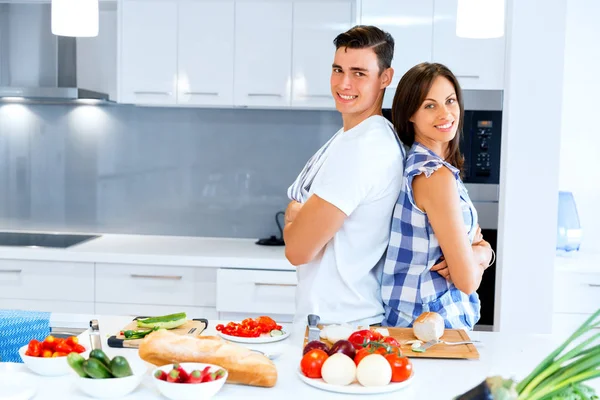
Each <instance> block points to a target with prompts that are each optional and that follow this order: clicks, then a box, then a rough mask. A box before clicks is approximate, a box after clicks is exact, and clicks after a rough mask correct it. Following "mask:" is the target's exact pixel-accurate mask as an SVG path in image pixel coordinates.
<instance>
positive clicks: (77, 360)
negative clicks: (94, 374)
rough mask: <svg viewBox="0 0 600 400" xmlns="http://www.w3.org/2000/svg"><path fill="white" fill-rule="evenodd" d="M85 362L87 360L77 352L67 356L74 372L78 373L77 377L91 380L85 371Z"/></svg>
mask: <svg viewBox="0 0 600 400" xmlns="http://www.w3.org/2000/svg"><path fill="white" fill-rule="evenodd" d="M84 361H85V358H83V356H82V355H81V354H79V353H76V352H71V353H69V355H68V356H67V363H68V364H69V366H70V367H71V368H73V370H75V372H77V375H79V376H81V377H82V378H89V376H88V374H86V373H85V371H84V370H83V363H84Z"/></svg>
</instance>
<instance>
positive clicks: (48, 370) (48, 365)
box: [19, 344, 90, 376]
mask: <svg viewBox="0 0 600 400" xmlns="http://www.w3.org/2000/svg"><path fill="white" fill-rule="evenodd" d="M28 346H29V345H28V344H26V345H25V346H23V347H21V348H20V349H19V355H20V356H21V360H23V362H24V363H25V365H26V366H27V368H29V369H30V370H31V371H33V372H35V373H36V374H38V375H43V376H61V375H67V374H68V373H69V371H70V370H71V367H69V364H68V363H67V357H66V356H62V357H54V358H52V357H32V356H27V355H25V352H26V351H27V347H28ZM84 347H85V346H84ZM85 350H86V351H85V352H83V353H81V355H82V356H84V357H86V358H87V356H88V355H89V354H90V352H89V350H88V348H87V347H86V349H85Z"/></svg>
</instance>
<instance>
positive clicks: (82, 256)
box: [0, 234, 295, 271]
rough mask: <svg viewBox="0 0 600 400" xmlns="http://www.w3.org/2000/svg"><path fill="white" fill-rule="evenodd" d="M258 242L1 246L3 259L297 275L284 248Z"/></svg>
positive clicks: (107, 240)
mask: <svg viewBox="0 0 600 400" xmlns="http://www.w3.org/2000/svg"><path fill="white" fill-rule="evenodd" d="M255 242H256V239H234V238H208V237H187V236H150V235H120V234H105V235H102V236H101V237H99V238H97V239H93V240H90V241H87V242H83V243H81V244H78V245H75V246H72V247H69V248H67V249H50V248H26V247H10V246H0V249H1V251H0V253H1V256H0V257H1V258H2V259H12V260H37V261H71V262H93V263H120V264H143V265H165V266H193V267H221V268H256V269H267V270H286V271H295V267H294V266H293V265H291V264H290V263H289V262H288V261H287V259H286V258H285V247H284V246H274V247H273V246H259V245H257V244H256V243H255Z"/></svg>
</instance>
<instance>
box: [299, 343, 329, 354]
mask: <svg viewBox="0 0 600 400" xmlns="http://www.w3.org/2000/svg"><path fill="white" fill-rule="evenodd" d="M314 349H319V350H323V351H324V352H325V353H329V346H327V345H326V344H325V343H323V342H321V341H319V340H313V341H312V342H309V343H307V345H306V346H304V350H303V351H302V355H305V354H306V353H308V352H309V351H311V350H314Z"/></svg>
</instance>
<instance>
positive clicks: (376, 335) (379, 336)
mask: <svg viewBox="0 0 600 400" xmlns="http://www.w3.org/2000/svg"><path fill="white" fill-rule="evenodd" d="M371 335H373V336H372V337H371V340H375V341H376V342H378V341H380V340H381V339H383V335H382V334H381V333H379V332H377V331H371Z"/></svg>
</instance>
